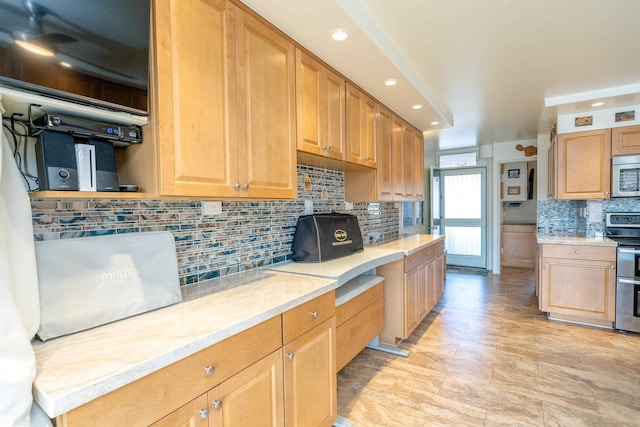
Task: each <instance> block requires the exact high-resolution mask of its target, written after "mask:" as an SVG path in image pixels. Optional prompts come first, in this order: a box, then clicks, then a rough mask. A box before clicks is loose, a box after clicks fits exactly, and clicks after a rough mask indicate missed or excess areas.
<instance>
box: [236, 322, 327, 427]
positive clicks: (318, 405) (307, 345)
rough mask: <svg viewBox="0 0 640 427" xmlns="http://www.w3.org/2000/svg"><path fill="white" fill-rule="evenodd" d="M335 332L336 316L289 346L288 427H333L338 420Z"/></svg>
mask: <svg viewBox="0 0 640 427" xmlns="http://www.w3.org/2000/svg"><path fill="white" fill-rule="evenodd" d="M335 332H336V318H335V316H333V317H331V318H330V319H329V320H326V321H324V322H323V323H321V324H320V325H318V326H316V327H315V328H313V329H311V330H310V331H309V332H307V333H305V334H304V335H302V336H300V337H299V338H296V339H295V340H293V341H291V342H290V343H288V344H287V345H286V346H285V350H284V351H285V361H284V378H285V392H284V396H285V420H286V425H287V426H290V427H294V426H298V427H301V426H305V427H306V426H309V427H316V426H327V427H329V426H331V425H332V424H333V422H334V421H335V420H336V415H337V409H336V408H337V406H336V394H337V391H336V358H335V355H336V352H335V342H336V338H335ZM240 425H241V424H240ZM245 425H250V424H245Z"/></svg>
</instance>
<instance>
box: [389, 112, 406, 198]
mask: <svg viewBox="0 0 640 427" xmlns="http://www.w3.org/2000/svg"><path fill="white" fill-rule="evenodd" d="M391 153H392V154H391V156H392V167H391V173H392V175H393V200H395V201H401V200H403V199H404V197H405V194H406V192H405V187H404V180H405V175H404V172H403V171H404V120H402V119H401V118H400V117H398V116H396V115H394V116H393V120H392V140H391Z"/></svg>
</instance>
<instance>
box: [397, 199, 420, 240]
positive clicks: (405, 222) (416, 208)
mask: <svg viewBox="0 0 640 427" xmlns="http://www.w3.org/2000/svg"><path fill="white" fill-rule="evenodd" d="M423 209H424V204H423V202H403V203H402V209H400V215H401V216H402V217H401V218H402V220H401V222H400V224H401V227H402V230H401V231H400V234H402V235H407V234H416V233H424V232H425V229H424V211H423Z"/></svg>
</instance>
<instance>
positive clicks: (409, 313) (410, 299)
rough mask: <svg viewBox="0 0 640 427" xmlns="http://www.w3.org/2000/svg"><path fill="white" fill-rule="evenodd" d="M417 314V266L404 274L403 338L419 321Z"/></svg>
mask: <svg viewBox="0 0 640 427" xmlns="http://www.w3.org/2000/svg"><path fill="white" fill-rule="evenodd" d="M418 316H419V313H418V268H414V269H412V270H410V271H409V272H407V273H405V274H404V338H407V337H408V336H409V335H411V332H413V330H414V329H415V328H416V327H417V326H418V324H419V323H420V321H419V319H418Z"/></svg>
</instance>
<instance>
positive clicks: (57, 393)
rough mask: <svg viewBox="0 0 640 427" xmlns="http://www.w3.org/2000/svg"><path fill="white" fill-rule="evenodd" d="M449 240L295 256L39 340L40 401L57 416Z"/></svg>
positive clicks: (410, 240)
mask: <svg viewBox="0 0 640 427" xmlns="http://www.w3.org/2000/svg"><path fill="white" fill-rule="evenodd" d="M443 237H444V236H435V235H425V234H422V235H414V236H409V237H405V238H403V239H400V240H397V241H393V242H389V243H385V244H382V245H380V246H377V247H367V248H365V249H364V250H363V251H362V252H358V253H355V254H353V255H350V256H348V257H344V258H340V259H336V260H331V261H327V262H323V263H297V262H291V261H289V262H285V263H280V264H275V265H272V266H268V267H266V268H264V269H259V270H255V271H253V272H252V273H244V274H242V275H239V276H238V277H240V278H239V279H238V280H236V278H229V277H226V278H221V280H218V279H216V280H215V281H216V282H219V283H218V284H217V285H216V286H219V289H217V290H216V292H214V293H210V292H211V290H208V289H206V286H205V285H204V284H203V285H199V286H196V287H195V288H197V289H194V290H193V292H192V294H191V295H190V296H189V295H188V296H186V297H185V298H184V299H183V301H182V302H181V303H178V304H175V305H172V306H169V307H164V308H160V309H157V310H154V311H151V312H148V313H144V314H140V315H137V316H134V317H130V318H127V319H123V320H120V321H117V322H114V323H110V324H108V325H103V326H100V327H97V328H94V329H90V330H88V331H83V332H78V333H75V334H72V335H68V336H65V337H60V338H56V339H52V340H50V341H47V342H45V343H41V342H34V343H33V349H34V351H35V354H36V378H35V381H34V384H33V396H34V400H35V401H36V402H37V403H38V405H40V406H41V407H42V409H43V410H44V411H45V412H46V414H47V415H48V416H49V417H51V418H55V417H57V416H58V415H60V414H63V413H65V412H68V411H70V410H71V409H74V408H76V407H78V406H81V405H83V404H85V403H87V402H90V401H91V400H94V399H96V398H98V397H100V396H102V395H105V394H107V393H109V392H111V391H113V390H116V389H117V388H119V387H122V386H124V385H126V384H128V383H130V382H133V381H135V380H137V379H139V378H142V377H144V376H146V375H148V374H151V373H153V372H155V371H157V370H159V369H162V368H164V367H165V366H168V365H170V364H172V363H174V362H176V361H178V360H180V359H183V358H185V357H188V356H190V355H192V354H194V353H196V352H198V351H200V350H202V349H204V348H206V347H209V346H211V345H213V344H215V343H218V342H220V341H222V340H224V339H226V338H229V337H230V336H233V335H235V334H237V333H239V332H242V331H244V330H246V329H248V328H250V327H252V326H255V325H257V324H259V323H261V322H263V321H265V320H267V319H270V318H271V317H273V316H277V315H279V314H281V313H283V312H285V311H287V310H289V309H291V308H293V307H296V306H298V305H300V304H303V303H305V302H307V301H310V300H311V299H313V298H315V297H317V296H320V295H322V294H324V293H326V292H329V291H331V290H334V289H336V288H338V287H339V286H340V285H342V284H344V283H346V282H348V281H349V280H351V279H353V278H355V277H357V276H359V275H360V274H363V273H365V272H368V271H369V270H372V269H373V268H375V267H378V266H380V265H383V264H386V263H389V262H393V261H397V260H401V259H403V258H404V256H405V255H410V254H412V253H414V252H416V251H418V250H420V249H421V248H423V247H424V246H426V245H429V244H431V243H433V242H435V241H437V240H439V239H442V238H443ZM292 273H293V274H292ZM222 279H224V280H222ZM189 287H193V286H192V285H189ZM198 296H199V297H198Z"/></svg>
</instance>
